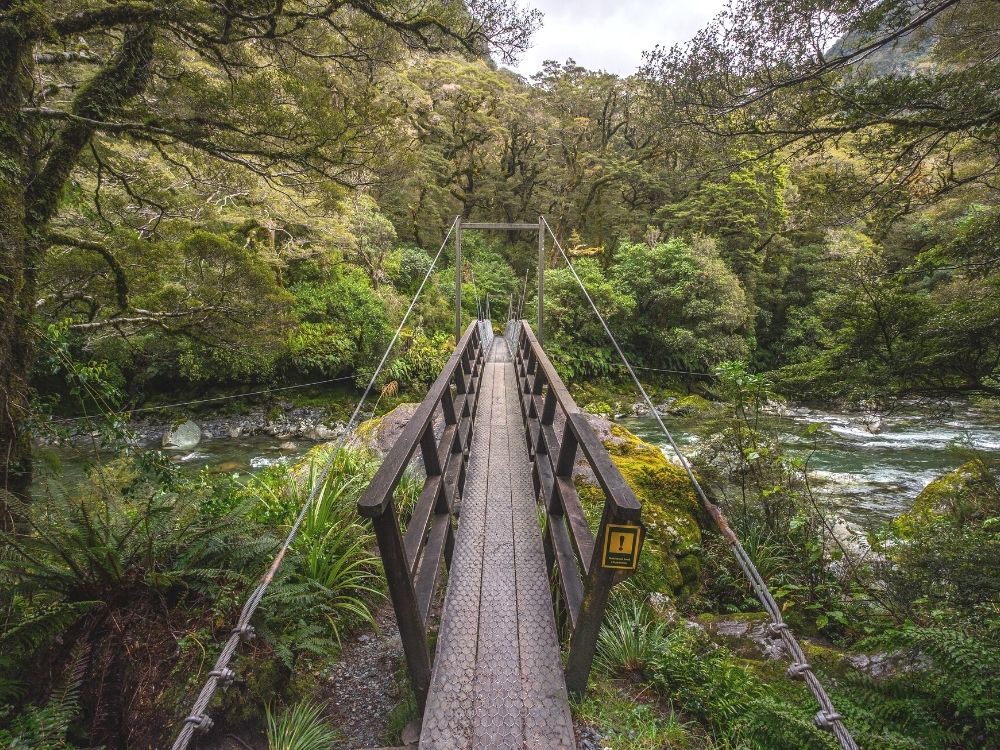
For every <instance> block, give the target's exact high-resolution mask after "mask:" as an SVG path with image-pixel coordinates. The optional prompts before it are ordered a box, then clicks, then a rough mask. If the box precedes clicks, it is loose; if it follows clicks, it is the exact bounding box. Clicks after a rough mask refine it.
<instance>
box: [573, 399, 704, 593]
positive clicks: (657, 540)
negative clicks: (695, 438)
mask: <svg viewBox="0 0 1000 750" xmlns="http://www.w3.org/2000/svg"><path fill="white" fill-rule="evenodd" d="M587 419H588V421H589V422H590V425H591V427H593V428H594V431H595V432H596V433H597V435H598V437H599V438H600V439H601V442H602V443H603V444H604V447H605V448H607V450H608V453H609V454H610V456H611V460H612V461H613V462H614V464H615V466H617V467H618V470H619V471H620V472H621V474H622V477H624V479H625V481H626V482H628V484H629V486H630V487H631V488H632V491H633V492H635V495H636V497H637V498H638V500H639V502H640V503H642V518H643V523H644V524H645V526H646V532H647V536H646V542H645V545H644V547H643V551H642V556H641V558H640V559H639V569H638V571H637V572H636V574H635V578H634V580H635V582H636V584H637V585H638V586H639V587H640V588H641V589H643V590H644V591H651V592H659V593H661V594H666V595H668V596H672V597H681V598H683V597H686V596H688V595H690V594H692V593H693V592H694V591H695V590H696V589H697V588H698V585H699V582H700V579H701V526H700V524H699V518H700V517H701V513H700V506H699V503H698V498H697V496H696V495H695V493H694V490H693V489H692V487H691V484H690V482H689V480H688V477H687V474H686V472H685V471H684V469H682V468H681V467H679V466H675V465H674V464H672V463H670V461H668V460H667V459H666V457H665V456H664V455H663V452H662V451H661V450H660V449H659V448H657V447H656V446H654V445H650V444H649V443H646V442H644V441H643V440H641V439H640V438H639V437H637V436H636V435H634V434H633V433H631V432H629V431H628V430H627V429H625V428H624V427H622V426H621V425H619V424H615V423H614V422H611V421H610V420H607V419H604V418H603V417H598V416H594V415H590V414H588V415H587ZM574 481H575V484H576V486H577V490H578V491H579V493H580V499H581V501H582V502H583V505H584V509H585V510H586V512H587V515H588V517H589V518H590V519H591V520H592V522H593V524H594V525H595V526H596V521H597V520H598V519H600V515H601V512H602V510H603V508H604V493H603V491H602V490H601V488H600V487H599V486H598V484H597V481H596V479H595V477H594V475H593V472H592V471H590V468H589V467H588V466H587V465H586V464H585V463H584V462H583V460H582V459H581V460H580V463H578V464H577V467H576V471H575V474H574Z"/></svg>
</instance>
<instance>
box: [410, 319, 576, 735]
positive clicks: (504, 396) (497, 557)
mask: <svg viewBox="0 0 1000 750" xmlns="http://www.w3.org/2000/svg"><path fill="white" fill-rule="evenodd" d="M480 388H481V391H480V399H481V401H480V405H479V409H480V413H479V417H478V418H477V421H476V429H475V434H474V437H473V441H472V450H471V452H470V456H469V466H468V474H467V478H466V483H465V489H464V492H463V493H462V503H461V516H460V521H459V525H458V534H457V540H456V544H455V552H454V558H453V564H452V566H451V574H450V579H449V582H448V590H447V594H446V597H445V606H444V613H443V615H442V619H441V628H440V634H439V638H438V647H437V653H436V655H435V659H434V670H433V674H432V678H431V687H430V692H429V695H428V698H427V706H426V710H425V712H424V719H423V729H422V733H421V737H420V747H421V749H422V750H464V749H466V748H476V749H477V750H480V749H483V750H486V749H487V748H488V749H490V750H494V749H495V750H516V749H517V748H526V749H527V748H532V749H534V748H539V749H540V748H552V749H553V750H559V749H560V748H566V749H567V750H568V749H569V748H574V747H575V740H574V735H573V724H572V719H571V716H570V710H569V701H568V698H567V693H566V683H565V679H564V676H563V669H562V664H561V662H560V658H559V641H558V637H557V634H556V625H555V618H554V615H553V610H552V597H551V594H550V591H549V585H548V576H547V572H546V567H545V556H544V552H543V549H542V536H541V531H540V529H539V525H538V511H537V505H536V502H535V496H534V490H533V487H532V480H531V472H532V469H531V463H530V462H529V459H528V452H527V447H526V445H525V442H524V437H523V435H524V430H523V426H522V418H521V413H520V406H519V402H518V392H517V380H516V377H515V373H514V366H513V363H512V361H511V357H510V352H509V351H508V349H507V345H506V343H505V342H504V341H503V339H501V338H497V339H494V340H493V341H492V345H491V347H490V350H489V356H488V358H487V362H486V364H485V367H484V370H483V374H482V379H481V386H480Z"/></svg>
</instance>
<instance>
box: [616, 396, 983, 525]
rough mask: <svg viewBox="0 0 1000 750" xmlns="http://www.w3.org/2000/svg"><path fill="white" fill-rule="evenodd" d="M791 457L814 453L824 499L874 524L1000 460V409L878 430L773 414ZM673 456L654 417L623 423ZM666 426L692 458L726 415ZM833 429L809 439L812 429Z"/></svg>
mask: <svg viewBox="0 0 1000 750" xmlns="http://www.w3.org/2000/svg"><path fill="white" fill-rule="evenodd" d="M766 420H767V422H768V427H769V428H771V429H774V430H776V431H777V433H778V435H779V437H780V441H781V443H782V445H783V447H784V448H785V449H786V450H787V451H789V453H791V454H797V455H800V456H805V455H807V454H810V453H811V455H810V456H809V467H810V469H811V473H810V476H811V478H812V479H813V480H814V488H815V490H816V492H817V494H820V495H822V497H823V499H824V500H825V501H826V502H827V503H828V504H830V505H831V506H833V507H835V508H836V509H837V512H838V513H839V514H841V515H843V516H844V517H845V518H847V519H848V520H851V521H853V522H855V523H859V524H861V525H863V526H872V525H874V524H877V523H878V522H880V521H885V520H888V519H890V518H892V517H894V516H897V515H899V513H901V512H903V511H905V510H907V509H908V508H909V507H910V506H911V505H912V503H913V500H914V498H916V496H917V495H918V494H919V493H920V491H921V490H922V489H923V488H924V487H926V486H927V484H928V483H929V482H930V481H931V480H932V479H934V478H935V477H937V476H940V475H941V474H942V473H944V472H946V471H950V470H952V469H955V468H957V467H959V466H961V465H962V464H963V463H965V462H966V461H968V460H969V458H970V457H971V455H972V453H973V452H980V453H982V454H986V455H989V456H991V457H993V458H996V459H1000V412H997V411H992V410H987V409H982V408H975V407H972V406H968V405H963V404H952V405H951V408H950V410H949V413H947V414H943V415H942V414H940V413H936V412H933V411H930V410H925V409H921V408H919V407H916V406H914V407H911V408H908V409H906V410H903V411H901V412H898V413H896V414H893V415H891V416H888V417H885V418H883V420H882V422H881V425H880V426H879V428H878V429H877V431H875V432H873V431H872V430H869V429H868V428H867V427H866V426H865V425H864V424H863V423H862V422H861V421H860V420H859V418H858V415H850V414H844V413H836V412H830V411H824V410H822V409H813V408H807V407H792V408H789V409H786V410H782V413H780V414H771V415H768V416H767V417H766ZM620 421H621V423H622V424H623V425H624V426H626V427H628V428H629V429H630V430H632V431H633V432H635V433H636V434H638V435H640V436H641V437H642V438H643V439H645V440H647V441H648V442H651V443H654V444H656V445H659V446H660V447H661V448H663V449H664V450H665V452H666V451H668V450H669V444H668V443H667V441H666V439H665V438H664V437H663V435H662V433H661V432H660V428H659V426H658V425H657V424H656V421H655V420H654V419H653V418H652V417H631V418H624V419H621V420H620ZM665 422H666V424H667V427H668V428H669V429H671V430H672V431H673V432H674V436H675V438H676V440H677V442H678V444H679V445H680V447H681V449H682V450H684V451H685V453H690V454H692V455H695V454H696V453H697V451H698V444H699V443H700V442H701V441H702V440H703V439H704V437H705V436H706V435H707V434H709V433H711V432H712V431H714V430H717V429H719V428H720V427H721V424H720V420H719V417H714V418H713V417H668V418H666V419H665ZM817 423H818V424H822V425H825V426H826V429H824V430H821V431H820V432H819V433H817V434H816V435H814V436H810V437H808V438H806V437H805V436H804V432H805V430H806V428H807V427H808V426H809V425H810V424H817Z"/></svg>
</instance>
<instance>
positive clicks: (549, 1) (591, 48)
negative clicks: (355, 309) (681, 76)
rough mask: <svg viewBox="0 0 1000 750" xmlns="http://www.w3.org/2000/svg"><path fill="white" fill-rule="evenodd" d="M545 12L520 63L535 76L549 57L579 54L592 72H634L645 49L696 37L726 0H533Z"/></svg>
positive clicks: (520, 67)
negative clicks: (538, 29) (601, 70)
mask: <svg viewBox="0 0 1000 750" xmlns="http://www.w3.org/2000/svg"><path fill="white" fill-rule="evenodd" d="M529 4H530V5H532V6H533V7H535V8H538V9H539V10H541V11H542V12H543V13H545V21H544V24H545V25H544V26H543V27H542V29H541V30H540V31H538V32H537V33H536V34H535V37H534V39H533V40H532V41H533V43H532V47H531V49H530V50H528V52H527V53H526V54H525V55H524V57H523V59H522V60H521V61H520V63H519V64H518V65H517V66H516V67H515V70H517V72H518V73H520V74H521V75H524V76H531V75H532V74H533V73H536V72H538V71H539V70H541V67H542V62H543V61H545V60H557V61H559V62H565V60H566V59H567V58H570V57H571V58H573V59H574V60H576V62H577V63H579V64H580V65H582V66H584V67H585V68H589V69H591V70H599V69H603V70H607V71H609V72H611V73H618V74H619V75H629V74H630V73H634V72H635V70H636V68H638V67H639V65H641V64H642V53H643V52H644V51H646V50H651V49H653V47H655V46H656V45H661V46H664V47H669V46H670V45H672V44H674V43H675V42H683V41H686V40H687V39H690V38H691V37H692V36H693V35H694V34H695V32H696V31H698V29H700V28H702V27H703V26H704V25H705V24H706V23H707V22H708V21H709V19H711V18H712V17H713V16H714V15H715V14H716V13H718V12H719V11H720V10H721V9H722V8H723V6H724V5H725V0H691V1H690V2H681V1H679V0H667V1H665V2H662V1H661V2H658V3H656V2H648V1H646V2H644V1H643V0H620V1H619V2H607V1H606V0H533V2H532V1H531V0H529Z"/></svg>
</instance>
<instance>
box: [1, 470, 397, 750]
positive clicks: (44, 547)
mask: <svg viewBox="0 0 1000 750" xmlns="http://www.w3.org/2000/svg"><path fill="white" fill-rule="evenodd" d="M373 467H374V462H373V460H372V458H371V457H370V456H368V455H366V454H362V453H360V452H355V451H346V452H344V453H342V454H341V455H339V456H338V457H337V460H336V461H335V462H334V467H333V471H331V472H330V474H329V476H328V477H327V478H326V480H325V482H324V483H323V485H322V487H321V488H320V492H319V495H318V497H317V501H316V503H315V504H314V505H313V507H312V509H311V511H310V513H309V514H307V516H306V519H305V521H304V523H303V525H302V530H301V533H300V535H299V537H298V539H297V541H296V542H295V544H294V545H293V546H292V548H291V550H290V552H289V554H288V555H287V556H286V560H285V563H284V565H283V566H282V567H281V568H280V570H279V571H278V573H277V575H276V576H275V577H274V580H273V583H272V585H271V588H270V590H269V591H268V594H267V596H266V597H265V599H264V601H263V602H262V604H261V606H260V608H259V610H258V612H257V614H256V616H255V617H254V619H253V621H252V622H253V624H254V626H255V628H256V632H257V635H258V637H257V638H256V639H254V640H252V641H250V642H249V643H246V644H243V645H242V646H241V648H240V651H239V653H238V655H237V657H236V659H235V660H234V662H233V664H232V665H231V666H233V667H234V668H235V670H236V672H237V675H238V679H237V681H236V682H235V683H234V684H233V685H232V686H231V688H230V689H229V690H228V691H226V692H225V693H223V694H222V696H221V698H219V699H217V700H218V702H217V703H215V704H213V706H212V707H211V709H210V713H211V715H212V716H213V717H214V718H215V719H216V721H217V722H218V723H221V724H227V723H228V724H230V725H234V724H241V723H244V722H247V721H250V722H252V723H253V722H256V723H258V724H259V723H260V721H261V717H262V716H263V713H264V711H263V708H264V706H265V704H270V703H271V702H272V701H273V700H274V699H275V698H276V697H278V698H282V699H285V700H289V699H291V700H294V698H295V697H296V696H301V695H305V694H307V693H309V692H311V691H312V688H313V685H314V683H315V681H316V680H317V679H318V676H319V675H320V674H321V673H322V667H323V664H324V662H328V661H329V660H331V659H334V658H336V656H337V654H338V652H339V642H340V639H341V637H342V636H343V635H344V633H345V632H349V631H352V630H354V629H356V628H358V627H360V626H362V625H366V624H370V623H371V622H372V615H371V608H372V606H373V605H374V604H375V603H377V602H378V601H381V599H382V596H383V594H382V583H381V575H380V568H379V564H378V559H377V557H375V556H374V554H373V552H372V549H373V546H374V544H373V539H372V535H371V532H370V529H369V528H368V527H367V526H365V525H363V524H362V523H361V522H360V521H359V519H358V518H357V514H356V511H355V509H354V506H355V502H356V500H357V496H358V493H359V492H360V490H361V489H362V488H363V486H364V478H365V477H366V476H370V473H371V471H373ZM307 474H308V475H307V476H306V477H305V478H304V479H303V478H302V477H296V476H293V475H292V474H290V473H282V472H277V471H276V472H271V473H268V474H265V475H264V476H262V477H261V478H260V479H255V480H254V482H253V483H252V484H251V485H245V486H235V485H234V484H233V480H232V478H220V477H213V476H211V475H209V474H207V473H206V474H202V475H200V476H198V477H196V478H191V477H186V476H184V475H182V474H180V473H178V472H176V471H175V470H173V469H172V468H171V467H170V466H169V465H168V464H166V463H165V462H161V461H157V460H155V459H150V458H148V457H146V458H144V459H143V460H141V461H140V460H135V459H131V458H121V459H116V460H115V461H112V462H109V463H108V464H105V465H102V466H98V467H96V468H95V469H94V470H93V471H92V473H91V475H90V478H89V480H88V482H87V483H86V484H85V485H84V486H83V487H81V488H79V490H78V491H77V492H75V493H74V494H71V495H67V496H65V497H60V498H57V499H56V498H43V497H40V498H37V499H36V501H35V502H34V503H33V504H32V505H31V506H30V507H24V508H21V509H20V510H21V512H22V516H23V518H24V527H22V528H21V529H19V530H18V532H16V533H13V532H12V533H4V534H3V535H2V539H0V542H2V548H3V550H4V553H3V555H2V556H0V605H2V606H0V654H2V656H0V667H2V670H3V674H4V677H3V679H0V712H2V718H0V725H3V726H6V727H7V730H5V731H6V732H8V733H9V734H10V736H9V737H7V736H4V740H6V741H7V742H6V745H9V746H11V747H59V746H61V744H60V743H63V744H67V745H74V746H75V745H78V744H79V743H81V742H83V743H85V744H87V746H90V745H100V744H103V745H107V746H111V747H119V746H122V747H123V746H130V747H160V746H164V745H166V744H168V742H169V736H171V735H172V733H173V732H174V731H175V730H176V726H177V722H178V719H180V718H183V716H184V715H185V713H184V712H185V711H186V710H187V709H188V706H189V704H190V702H191V700H192V699H193V697H194V695H196V693H197V691H198V690H199V689H200V687H201V684H202V683H203V682H204V680H205V678H206V676H207V673H208V670H210V669H211V668H212V664H213V663H214V661H215V658H216V655H217V653H218V651H219V648H220V647H221V644H222V642H223V641H224V640H226V638H227V637H228V635H229V633H230V629H231V628H232V626H233V623H234V622H235V620H236V615H237V614H238V612H239V610H240V607H241V606H242V604H243V600H244V597H245V596H246V594H247V593H248V592H249V591H250V590H252V588H253V586H254V585H256V582H257V581H258V580H259V577H260V576H261V575H262V574H263V572H264V571H265V570H267V567H268V566H269V565H270V563H271V560H272V558H273V555H274V554H275V552H276V550H277V549H278V547H279V545H280V541H281V539H282V538H283V537H284V535H285V533H286V531H287V529H288V527H289V525H290V524H291V523H292V522H293V520H294V518H295V516H296V514H297V512H298V509H299V508H300V506H301V503H302V501H303V500H304V494H305V492H306V491H307V488H308V487H309V486H311V484H312V482H313V481H314V479H315V477H314V475H312V474H309V473H308V472H307ZM73 644H86V647H87V648H86V650H85V651H84V652H82V653H81V652H79V650H78V649H72V648H71V647H72V645H73ZM78 673H79V674H81V675H82V679H80V680H77V679H76V677H75V675H77V674H78ZM66 685H77V687H75V688H74V689H73V690H66V689H65V688H64V687H63V686H66ZM261 732H262V733H263V727H261Z"/></svg>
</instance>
